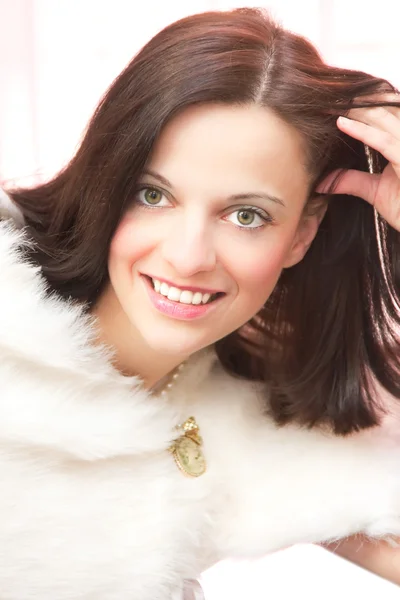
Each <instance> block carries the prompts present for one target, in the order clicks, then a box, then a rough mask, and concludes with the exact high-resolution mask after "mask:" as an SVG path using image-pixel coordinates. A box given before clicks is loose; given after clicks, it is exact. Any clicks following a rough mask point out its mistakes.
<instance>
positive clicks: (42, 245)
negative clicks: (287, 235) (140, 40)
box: [9, 8, 400, 434]
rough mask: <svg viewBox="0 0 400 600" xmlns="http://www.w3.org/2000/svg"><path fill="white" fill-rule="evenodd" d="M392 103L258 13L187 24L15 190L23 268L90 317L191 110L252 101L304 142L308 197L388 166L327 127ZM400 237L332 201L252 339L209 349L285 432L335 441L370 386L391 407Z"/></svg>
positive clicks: (396, 380)
mask: <svg viewBox="0 0 400 600" xmlns="http://www.w3.org/2000/svg"><path fill="white" fill-rule="evenodd" d="M386 91H387V92H392V91H394V88H393V86H391V85H390V84H389V83H388V82H387V81H385V80H383V79H378V78H376V77H372V76H371V75H367V74H365V73H362V72H358V71H352V70H347V69H339V68H335V67H331V66H328V65H326V64H325V63H324V62H323V61H322V59H321V57H320V56H319V54H318V52H317V51H316V50H315V48H314V47H313V46H312V45H311V44H310V43H309V42H308V41H307V40H305V39H304V38H302V37H300V36H298V35H295V34H293V33H291V32H288V31H286V30H285V29H283V28H282V27H280V26H278V25H277V24H276V23H274V22H273V21H272V20H271V19H270V18H269V16H268V15H267V14H266V13H265V12H263V11H262V10H258V9H250V8H249V9H238V10H233V11H229V12H209V13H203V14H199V15H195V16H190V17H187V18H185V19H182V20H180V21H178V22H176V23H174V24H172V25H170V26H168V27H166V28H165V29H164V30H163V31H161V32H160V33H159V34H157V35H156V36H155V37H154V38H153V39H152V40H151V41H150V42H149V43H148V44H147V45H146V46H145V47H144V48H143V49H142V50H141V51H140V52H139V54H138V55H137V56H136V57H135V58H134V59H133V60H132V61H131V62H130V63H129V64H128V65H127V67H126V68H125V70H124V71H123V72H122V73H121V74H120V75H119V77H117V79H116V80H115V81H114V82H113V84H112V85H111V87H110V88H109V90H108V91H107V92H106V94H105V95H104V97H103V98H102V100H101V101H100V104H99V106H98V108H97V110H96V111H95V114H94V116H93V118H92V119H91V121H90V123H89V125H88V127H87V130H86V133H85V135H84V138H83V141H82V143H81V145H80V147H79V149H78V151H77V153H76V155H75V156H74V157H73V158H72V160H71V161H70V163H69V164H68V165H67V166H66V167H65V168H64V169H63V170H62V171H61V172H60V173H59V174H58V175H57V176H55V177H54V178H53V179H52V180H51V181H49V182H47V183H44V184H41V185H38V186H36V187H35V188H33V189H21V188H19V189H13V190H10V191H9V192H10V195H11V197H12V198H13V199H14V201H15V202H16V203H17V205H18V206H19V207H20V208H21V209H22V211H23V213H24V215H25V218H26V221H27V225H28V229H29V231H30V233H31V235H32V237H33V238H34V240H35V241H36V249H35V251H34V252H33V254H32V258H33V259H34V260H36V261H37V262H38V263H39V264H40V265H41V266H42V269H43V273H44V276H45V277H46V279H47V281H48V283H49V286H50V288H51V289H53V290H56V291H57V292H58V293H60V294H61V295H62V296H64V297H68V298H73V299H76V300H79V301H84V302H86V303H87V306H88V307H90V306H92V305H93V303H95V302H96V300H97V298H98V297H99V295H100V294H101V292H102V290H103V289H104V287H105V285H106V283H107V281H108V275H107V255H108V249H109V244H110V240H111V238H112V235H113V232H114V231H115V228H116V226H117V224H118V222H119V220H120V219H121V216H122V214H123V213H124V210H125V208H126V207H127V206H128V205H129V203H130V201H131V199H132V197H133V195H134V193H135V190H136V183H137V180H138V177H139V176H140V174H141V172H142V170H143V168H144V165H145V163H146V161H147V159H148V157H149V153H150V151H151V149H152V147H153V145H154V143H155V141H156V140H157V137H158V135H159V133H160V131H161V130H162V128H163V127H164V126H165V125H166V123H167V122H168V121H169V120H170V119H171V118H172V117H173V116H175V115H176V114H177V113H178V112H179V111H182V110H183V109H184V108H185V107H188V106H190V105H193V104H195V103H207V102H219V103H227V104H240V105H243V104H249V103H256V104H258V105H261V106H266V107H268V108H269V109H272V110H274V111H275V112H276V113H277V114H278V115H279V116H280V117H281V118H283V119H284V120H285V121H287V122H288V123H290V124H291V125H293V126H294V127H295V128H296V129H297V130H298V131H299V132H300V133H301V134H302V135H303V139H304V151H305V159H306V162H307V165H308V169H309V172H310V181H312V188H311V193H310V198H313V191H314V189H315V186H316V185H317V184H318V183H319V182H320V181H321V180H322V179H323V178H324V176H325V175H326V174H327V173H329V172H331V171H332V170H333V169H337V168H352V169H359V170H362V171H368V169H369V166H370V165H371V164H373V165H374V169H375V171H377V172H379V171H381V170H382V169H383V168H384V166H385V164H386V161H385V160H384V158H383V157H382V156H381V155H379V154H378V153H377V152H375V151H373V150H371V151H370V152H369V154H367V153H366V151H365V148H364V145H363V144H362V143H360V142H358V141H356V140H354V139H352V138H350V137H348V136H346V135H345V134H343V133H341V132H340V131H339V130H338V128H337V126H336V118H337V116H338V115H339V114H346V112H347V111H348V110H349V108H350V107H352V106H361V105H365V104H372V103H371V101H370V100H368V98H367V96H370V95H371V94H375V93H377V92H386ZM363 98H364V100H363ZM373 104H374V105H378V104H379V102H376V101H375V103H373ZM381 104H385V103H381ZM377 232H378V233H379V235H377ZM399 237H400V236H399V233H397V232H396V231H394V230H393V229H392V228H390V227H389V226H388V225H386V224H385V223H384V222H383V221H382V220H381V219H376V218H375V215H374V211H373V209H372V208H371V206H369V205H368V204H367V203H366V202H364V201H362V200H361V199H358V198H349V197H348V196H337V197H335V198H334V199H333V198H332V199H331V201H330V202H329V207H328V209H327V213H326V216H325V218H324V220H323V222H322V225H321V227H320V229H319V232H318V234H317V236H316V239H315V241H314V242H313V244H312V246H311V248H310V250H309V252H308V254H307V255H306V257H305V258H304V259H303V261H302V262H301V263H300V264H298V265H296V266H294V267H292V268H290V269H287V270H285V271H284V272H283V273H282V276H281V278H280V280H279V282H278V285H277V286H276V289H275V290H274V292H273V294H272V295H271V297H270V298H269V299H268V301H267V302H266V304H265V307H264V308H263V310H262V311H261V312H260V313H259V314H258V315H257V316H256V317H255V318H254V319H253V320H252V321H251V323H250V324H249V327H250V329H251V331H253V332H255V333H256V335H255V336H254V335H253V336H250V338H249V336H248V335H246V336H245V335H244V334H243V330H240V331H236V332H234V333H232V334H231V335H229V336H227V337H226V338H224V339H223V340H220V341H219V342H218V343H217V351H218V354H219V357H220V360H221V362H222V364H223V365H224V366H225V368H226V369H228V370H230V371H231V372H232V373H235V374H236V375H240V376H244V377H247V378H250V379H261V380H264V381H266V382H268V384H269V385H268V388H269V392H268V399H267V402H266V406H268V409H269V410H270V411H271V413H272V415H273V416H274V418H275V419H276V421H277V422H278V423H280V424H285V423H288V422H291V421H296V422H299V423H302V424H305V425H307V426H314V425H317V424H327V425H329V426H331V427H332V428H333V429H334V431H335V432H337V433H342V434H344V433H349V432H352V431H356V430H359V429H362V428H366V427H370V426H372V425H375V424H377V423H378V422H379V416H380V407H379V405H377V403H376V401H374V398H373V385H372V383H371V381H372V379H373V378H376V379H377V380H378V381H379V382H380V383H381V384H382V385H383V386H384V388H386V389H387V390H388V391H389V392H390V393H391V394H393V395H394V396H396V397H397V398H400V373H399V366H398V357H399V356H400V348H399V341H398V337H397V335H396V334H397V330H396V328H398V327H399V326H400V323H399V315H398V312H397V309H396V308H397V307H396V303H395V302H394V301H393V293H394V295H395V297H397V290H398V285H399V264H400V263H399V257H398V252H399V250H398V248H399ZM379 244H381V246H382V247H381V251H380V248H379ZM382 257H383V258H382ZM260 260H262V257H260ZM383 262H384V263H385V269H383V265H382V263H383ZM389 288H391V292H390V289H389ZM393 290H394V292H393ZM249 327H248V328H247V331H249Z"/></svg>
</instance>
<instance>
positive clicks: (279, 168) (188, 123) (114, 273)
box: [94, 104, 323, 386]
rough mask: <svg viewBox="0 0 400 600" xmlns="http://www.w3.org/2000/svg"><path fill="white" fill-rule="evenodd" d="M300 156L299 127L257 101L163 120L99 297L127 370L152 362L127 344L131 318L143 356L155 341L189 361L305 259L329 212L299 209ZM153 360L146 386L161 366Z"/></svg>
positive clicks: (102, 317) (102, 318) (245, 317)
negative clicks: (116, 309) (284, 271)
mask: <svg viewBox="0 0 400 600" xmlns="http://www.w3.org/2000/svg"><path fill="white" fill-rule="evenodd" d="M302 155H303V150H302V144H301V140H300V136H299V135H298V134H297V132H296V130H295V129H292V128H291V127H290V126H289V125H287V124H286V123H285V122H283V121H282V120H281V119H279V118H278V117H277V116H275V114H274V113H273V112H271V111H268V110H267V109H265V108H262V107H258V106H252V105H250V106H244V107H235V106H229V105H228V106H224V105H223V104H222V105H219V104H212V105H206V106H203V105H201V106H196V107H192V108H190V109H187V110H186V111H184V112H183V113H182V114H180V115H178V116H177V117H175V118H174V119H172V120H171V122H170V123H169V124H168V125H167V126H166V127H165V129H164V130H163V132H162V133H161V135H160V137H159V139H158V140H157V142H156V143H155V145H154V148H153V150H152V152H151V154H150V156H149V160H148V163H147V166H146V170H145V173H144V174H143V175H141V177H140V178H139V182H138V188H139V190H138V192H136V193H135V194H134V199H133V202H132V203H131V205H130V207H129V208H128V209H127V211H126V212H125V214H124V216H123V217H122V219H121V221H120V223H119V225H118V227H117V229H116V231H115V234H114V237H113V240H112V242H111V246H110V252H109V258H108V273H109V278H110V283H109V285H108V286H107V287H106V289H105V291H104V293H103V294H102V295H101V297H100V298H99V301H98V302H97V303H96V306H95V307H94V314H96V316H97V317H98V323H99V325H100V329H101V331H102V339H103V341H106V342H107V343H108V344H110V345H112V346H113V347H118V345H119V344H120V340H121V339H124V338H125V343H124V344H123V348H124V349H126V353H124V352H120V353H119V355H118V364H119V367H120V368H122V369H123V371H124V372H125V373H132V374H135V373H137V372H140V373H142V374H143V373H146V371H147V370H148V366H147V367H146V363H145V364H139V365H138V363H137V361H138V355H137V354H136V352H135V354H133V353H132V351H131V344H130V343H129V340H130V339H131V337H132V328H133V330H134V332H135V335H136V338H137V339H136V342H135V349H136V350H137V349H140V352H139V357H140V356H143V359H144V360H145V361H148V358H147V356H146V350H147V349H149V348H151V350H152V351H153V352H156V353H157V354H161V355H171V354H172V355H173V356H174V357H176V356H178V358H179V360H180V361H182V360H184V359H185V358H187V356H189V355H191V354H193V352H196V351H197V350H199V349H200V348H204V347H206V346H209V345H210V344H213V343H214V342H216V341H217V340H220V339H222V338H224V337H225V336H226V335H228V334H230V333H231V332H232V331H235V330H237V329H238V328H240V327H241V326H242V325H243V323H246V322H247V321H249V320H250V319H251V318H252V317H253V316H254V315H255V314H257V313H258V311H259V310H260V309H261V308H262V307H263V305H264V303H265V299H266V298H268V297H269V296H270V294H271V292H272V290H273V289H274V288H275V286H276V283H277V281H278V278H279V276H280V274H281V272H282V269H283V268H288V267H290V266H292V265H294V264H295V263H297V262H299V261H300V260H301V258H303V256H304V254H305V252H306V250H307V249H308V247H309V246H310V244H311V241H312V239H313V238H314V236H315V234H316V232H317V228H318V224H319V222H320V219H321V217H322V214H323V211H320V212H317V211H316V212H314V213H313V214H312V216H311V215H310V216H309V217H308V218H304V217H303V209H304V205H305V203H306V198H307V195H308V188H309V179H310V178H309V175H308V173H307V171H306V169H305V167H304V166H303V162H302ZM161 186H162V187H161ZM278 198H281V199H280V200H278ZM240 200H242V202H243V204H238V203H239V201H240ZM250 200H251V201H253V202H254V204H249V202H250ZM244 201H245V202H246V204H244ZM260 256H263V257H264V258H263V260H262V261H261V260H260ZM152 281H153V282H154V281H157V282H159V284H157V287H156V285H152ZM194 284H195V287H193V285H194ZM157 288H158V289H157ZM193 292H195V294H193ZM196 294H197V295H196ZM203 294H204V296H203ZM149 299H150V302H149ZM204 299H205V302H204ZM116 304H118V305H119V306H121V307H122V310H121V311H120V319H119V320H118V323H116V320H115V313H114V311H113V310H110V306H115V305H116ZM154 308H155V309H156V311H154ZM165 316H167V317H168V318H167V319H166V318H165ZM174 360H176V358H174ZM158 362H159V368H160V371H159V372H157V371H156V369H155V368H154V365H153V366H152V369H151V371H152V373H151V375H149V376H147V377H146V381H147V384H148V385H150V386H151V385H153V384H154V383H155V382H156V381H157V380H158V379H159V378H160V376H162V374H163V373H162V371H161V370H162V369H165V367H164V365H163V364H162V361H160V360H159V361H158ZM147 364H148V363H147Z"/></svg>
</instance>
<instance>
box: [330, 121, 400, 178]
mask: <svg viewBox="0 0 400 600" xmlns="http://www.w3.org/2000/svg"><path fill="white" fill-rule="evenodd" d="M337 126H338V127H339V129H340V130H341V131H343V132H344V133H347V134H348V135H350V136H351V137H353V138H355V139H357V140H360V141H361V142H364V144H366V145H367V146H370V147H371V148H374V149H375V150H377V151H378V152H380V153H381V154H382V155H383V156H384V157H385V158H386V159H387V160H388V161H389V162H391V163H392V165H393V168H394V170H395V171H396V173H397V174H399V176H400V140H399V139H397V138H395V137H394V136H393V135H392V134H391V133H388V132H387V131H382V130H380V129H377V128H376V127H371V126H370V125H367V124H365V123H361V122H359V121H354V120H353V119H347V118H346V117H339V118H338V120H337Z"/></svg>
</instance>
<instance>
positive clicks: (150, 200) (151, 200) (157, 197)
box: [143, 188, 163, 205]
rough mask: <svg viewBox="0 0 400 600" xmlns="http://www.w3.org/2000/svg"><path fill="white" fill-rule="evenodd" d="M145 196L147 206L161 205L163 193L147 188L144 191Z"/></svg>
mask: <svg viewBox="0 0 400 600" xmlns="http://www.w3.org/2000/svg"><path fill="white" fill-rule="evenodd" d="M143 196H144V199H145V201H146V202H147V204H152V205H156V204H159V203H160V202H161V200H162V197H163V195H162V193H161V192H159V191H158V190H155V189H154V188H146V189H145V190H144V194H143Z"/></svg>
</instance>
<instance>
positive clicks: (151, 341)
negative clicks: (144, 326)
mask: <svg viewBox="0 0 400 600" xmlns="http://www.w3.org/2000/svg"><path fill="white" fill-rule="evenodd" d="M141 334H142V338H143V339H144V340H145V342H146V344H147V346H148V347H149V348H151V349H152V350H153V351H154V352H157V353H162V354H167V355H169V356H172V355H175V356H177V357H180V359H181V360H184V359H185V358H187V357H189V356H191V355H192V354H195V352H198V351H199V350H201V349H203V348H205V347H206V346H209V345H210V344H213V343H214V340H213V339H207V338H205V337H204V338H200V337H198V336H196V335H194V334H193V332H190V331H189V332H185V333H184V334H183V335H182V334H180V333H179V332H174V331H171V332H162V331H161V328H157V329H156V330H155V331H154V332H151V333H150V332H148V331H147V332H146V331H142V332H141Z"/></svg>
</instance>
